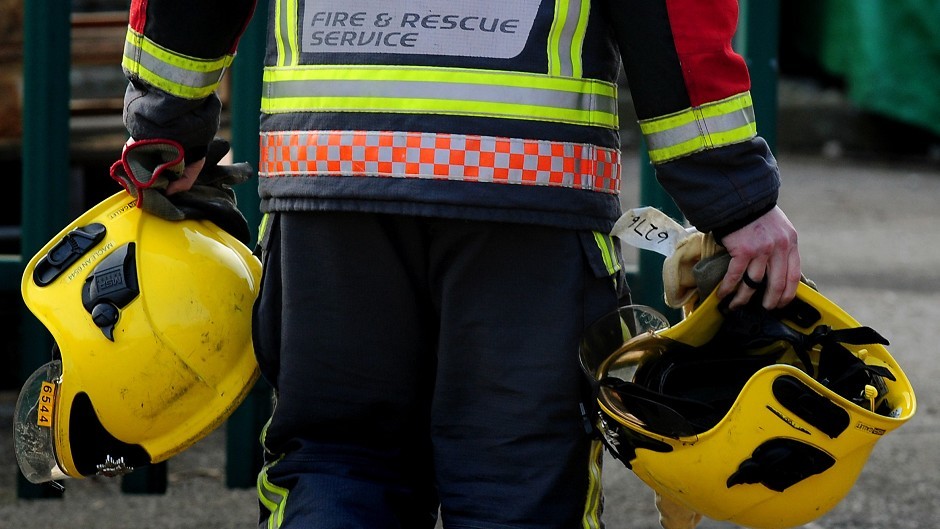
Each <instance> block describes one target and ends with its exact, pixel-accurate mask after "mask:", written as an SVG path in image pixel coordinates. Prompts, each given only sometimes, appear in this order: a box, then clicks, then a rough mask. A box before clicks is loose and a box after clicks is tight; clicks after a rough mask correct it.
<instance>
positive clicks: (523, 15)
mask: <svg viewBox="0 0 940 529" xmlns="http://www.w3.org/2000/svg"><path fill="white" fill-rule="evenodd" d="M253 3H254V2H253V0H203V1H201V2H195V3H191V2H177V1H171V0H134V1H133V2H132V5H131V10H130V24H129V28H128V33H127V43H126V47H125V54H124V62H123V65H124V69H125V72H126V73H127V75H128V77H129V78H130V80H131V83H130V86H129V89H128V97H127V106H126V112H125V118H126V124H127V126H128V130H129V131H130V133H131V135H132V136H133V137H135V138H145V137H170V138H172V139H176V140H178V141H181V142H182V143H183V144H184V145H185V146H187V148H188V151H189V152H190V153H192V155H191V156H190V157H198V156H199V155H200V154H201V153H202V152H204V151H203V148H204V147H203V146H204V145H205V144H207V143H208V139H209V138H211V135H212V134H214V133H215V127H216V126H217V119H218V111H219V105H218V101H217V98H216V97H215V96H214V92H215V90H216V89H217V87H218V86H219V83H220V80H221V78H222V74H223V72H224V71H225V69H226V68H227V67H228V66H229V65H230V64H231V63H232V61H233V57H234V54H235V50H236V47H237V43H238V39H239V37H240V35H241V33H242V31H243V30H244V27H245V25H246V23H247V21H248V20H249V18H250V16H251V14H252V12H253V9H254V5H253ZM267 17H268V27H269V31H268V39H267V41H268V44H267V53H266V59H265V71H264V78H263V83H264V86H263V96H262V100H261V102H260V103H261V138H260V167H259V174H260V177H261V178H260V183H259V186H260V193H261V197H262V209H263V210H265V211H277V210H294V211H296V210H324V209H333V210H351V211H372V212H386V213H407V214H416V215H435V216H447V217H456V218H469V219H489V220H505V221H517V222H532V223H539V224H546V225H553V226H558V227H564V228H572V229H592V230H605V231H606V230H609V228H610V227H611V225H612V223H613V221H614V220H616V218H617V217H618V216H619V214H620V202H619V197H618V193H619V190H620V177H621V175H620V173H621V161H620V140H619V130H620V123H619V119H618V113H617V110H618V94H617V88H618V76H619V74H620V72H621V59H622V64H623V71H625V72H626V76H627V82H628V83H629V86H630V93H631V96H632V97H633V99H634V103H635V108H636V112H637V115H638V117H639V118H640V130H641V131H642V133H643V136H644V138H645V139H646V144H647V146H648V148H649V155H650V159H651V160H652V162H653V163H654V164H655V166H656V168H657V176H658V177H659V178H660V181H661V182H662V183H663V184H664V185H665V186H666V189H667V191H669V192H670V194H672V196H673V197H674V198H675V199H676V201H677V203H678V205H679V206H680V208H681V209H682V210H683V212H684V213H685V214H686V216H687V217H688V218H689V219H690V220H691V221H692V222H693V223H694V224H696V225H697V226H698V227H699V228H700V229H703V230H710V229H719V230H720V229H722V228H727V227H728V226H737V225H741V224H743V223H745V222H747V221H749V220H752V219H753V218H755V217H756V216H758V215H759V214H762V213H763V212H765V211H767V210H768V209H770V208H771V207H772V206H773V205H774V204H775V202H776V197H777V188H778V186H779V180H778V177H777V168H776V163H775V161H774V160H773V157H772V156H771V155H770V153H769V150H768V149H767V146H766V144H765V143H764V142H763V140H761V139H760V138H759V137H758V136H757V134H756V125H755V121H754V114H753V108H752V106H751V98H750V94H749V91H748V90H749V79H748V72H747V68H746V66H745V64H744V61H743V60H742V59H741V57H740V56H738V55H737V54H736V53H734V51H732V49H731V38H732V36H733V34H734V31H735V27H736V23H737V4H736V2H735V1H734V0H715V1H712V2H700V1H698V0H645V1H643V2H633V1H629V2H628V1H618V2H615V1H613V0H515V1H513V2H506V1H504V0H474V1H472V2H467V1H462V0H409V1H389V0H272V1H271V2H270V7H269V9H268V13H267Z"/></svg>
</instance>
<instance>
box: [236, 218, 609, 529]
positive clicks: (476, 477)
mask: <svg viewBox="0 0 940 529" xmlns="http://www.w3.org/2000/svg"><path fill="white" fill-rule="evenodd" d="M272 217H273V218H272V221H271V223H270V224H269V228H268V230H267V232H266V234H265V236H264V238H263V250H264V253H263V259H264V265H265V266H264V276H263V280H262V282H263V284H262V292H261V295H260V298H259V301H258V303H257V304H256V308H255V321H254V338H255V349H256V354H257V355H258V358H259V362H260V364H261V366H262V372H263V374H264V376H265V377H266V378H267V380H268V381H269V382H271V384H272V385H273V386H274V388H275V391H276V404H275V409H274V413H273V416H272V418H271V421H270V422H269V424H268V426H267V427H266V429H265V433H264V436H263V443H264V445H265V448H266V450H267V454H266V457H267V461H268V463H267V465H266V466H265V468H264V469H263V471H262V472H261V475H260V476H259V493H260V499H261V504H262V509H261V526H262V527H317V528H339V527H349V528H353V527H355V528H368V529H383V528H404V529H420V528H427V529H430V528H432V527H433V526H434V523H435V519H436V516H437V513H438V509H440V513H441V517H442V522H443V525H444V527H447V528H451V529H456V528H484V527H486V528H559V529H561V528H564V529H573V528H575V527H581V524H582V520H583V519H585V518H586V517H587V518H588V519H596V516H597V514H598V511H599V504H600V490H599V487H600V483H599V482H598V481H599V468H598V465H599V461H600V454H601V453H600V450H599V449H598V446H599V445H597V443H596V442H592V441H591V439H590V437H589V436H588V434H587V433H586V432H585V428H584V426H583V418H582V414H581V411H580V406H579V404H580V403H581V402H583V401H584V398H585V392H586V390H587V388H586V383H585V378H584V376H583V374H582V373H581V371H580V367H579V362H578V342H579V339H580V337H581V334H582V330H583V329H584V327H585V326H586V325H588V324H590V323H591V322H592V321H594V320H595V319H597V318H599V317H600V316H602V315H603V314H605V313H607V312H609V311H612V310H614V309H615V308H616V307H617V305H618V303H620V302H622V301H623V299H624V291H625V290H626V288H625V285H624V284H623V277H622V270H621V271H619V272H617V271H615V272H614V273H611V271H612V270H611V267H612V264H614V265H615V264H616V263H619V256H618V257H617V258H616V263H612V262H611V261H610V259H609V257H610V256H609V254H608V259H607V260H605V259H604V258H603V253H604V252H602V251H601V247H602V246H603V245H600V244H599V243H598V240H597V239H596V238H595V236H594V234H593V233H591V232H577V231H568V230H560V229H554V228H547V227H539V226H530V225H522V224H507V223H495V222H472V221H464V220H447V219H435V218H416V217H408V216H395V215H373V214H362V213H335V212H325V213H286V214H283V213H282V214H277V215H273V216H272ZM608 250H609V249H608ZM592 447H593V450H592Z"/></svg>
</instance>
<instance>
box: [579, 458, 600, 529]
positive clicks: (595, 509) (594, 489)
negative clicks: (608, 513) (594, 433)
mask: <svg viewBox="0 0 940 529" xmlns="http://www.w3.org/2000/svg"><path fill="white" fill-rule="evenodd" d="M603 457H604V446H603V445H602V444H601V442H600V441H591V453H590V459H589V460H588V494H587V500H586V501H585V504H584V515H583V516H582V517H581V527H582V529H602V528H603V527H604V526H603V524H601V520H600V517H601V509H602V507H603V502H604V489H603V476H602V470H603Z"/></svg>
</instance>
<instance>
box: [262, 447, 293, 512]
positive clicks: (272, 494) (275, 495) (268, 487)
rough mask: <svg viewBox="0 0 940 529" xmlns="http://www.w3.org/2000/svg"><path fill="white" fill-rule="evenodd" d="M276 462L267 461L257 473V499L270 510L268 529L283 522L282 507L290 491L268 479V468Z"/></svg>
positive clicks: (284, 505) (283, 507) (285, 505)
mask: <svg viewBox="0 0 940 529" xmlns="http://www.w3.org/2000/svg"><path fill="white" fill-rule="evenodd" d="M278 461H280V460H278ZM276 464H277V461H274V462H272V463H268V464H267V465H265V466H264V468H262V469H261V472H259V473H258V500H259V501H260V502H261V504H262V505H264V507H265V508H266V509H267V510H268V511H270V514H269V515H268V522H267V524H266V525H267V527H268V528H270V529H277V528H278V527H280V526H281V524H283V523H284V509H285V508H286V507H287V496H288V494H289V493H290V491H288V490H287V489H285V488H284V487H279V486H277V485H275V484H273V483H271V481H270V480H268V470H269V469H270V468H271V467H273V466H274V465H276Z"/></svg>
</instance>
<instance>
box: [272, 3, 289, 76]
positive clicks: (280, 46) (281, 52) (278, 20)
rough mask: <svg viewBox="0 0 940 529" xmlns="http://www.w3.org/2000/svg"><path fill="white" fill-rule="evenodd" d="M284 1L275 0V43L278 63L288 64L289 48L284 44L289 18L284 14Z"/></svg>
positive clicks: (281, 64) (280, 64)
mask: <svg viewBox="0 0 940 529" xmlns="http://www.w3.org/2000/svg"><path fill="white" fill-rule="evenodd" d="M284 10H285V9H284V2H283V1H281V0H277V1H276V2H274V45H275V47H276V48H277V65H278V66H284V65H286V64H287V57H286V54H287V50H288V48H287V47H286V46H285V44H284V35H285V34H287V33H288V30H287V27H286V26H287V20H286V17H285V16H284V15H283V12H284Z"/></svg>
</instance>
